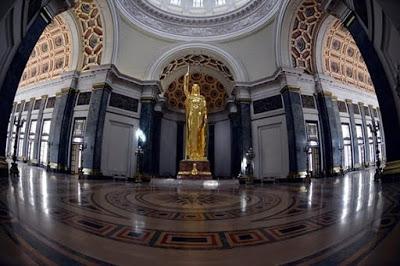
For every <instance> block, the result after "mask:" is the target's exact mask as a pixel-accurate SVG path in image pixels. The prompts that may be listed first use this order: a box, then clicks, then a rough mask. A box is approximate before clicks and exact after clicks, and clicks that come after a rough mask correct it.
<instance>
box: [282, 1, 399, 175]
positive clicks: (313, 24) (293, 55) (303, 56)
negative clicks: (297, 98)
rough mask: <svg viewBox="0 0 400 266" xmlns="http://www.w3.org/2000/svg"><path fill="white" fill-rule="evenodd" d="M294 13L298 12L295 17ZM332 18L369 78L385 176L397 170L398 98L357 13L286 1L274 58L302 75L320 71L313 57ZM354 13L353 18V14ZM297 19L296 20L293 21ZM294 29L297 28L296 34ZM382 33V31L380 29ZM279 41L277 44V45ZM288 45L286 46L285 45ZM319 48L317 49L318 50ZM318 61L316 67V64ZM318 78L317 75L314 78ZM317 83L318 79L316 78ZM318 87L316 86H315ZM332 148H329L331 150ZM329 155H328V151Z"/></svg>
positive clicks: (317, 3) (320, 3)
mask: <svg viewBox="0 0 400 266" xmlns="http://www.w3.org/2000/svg"><path fill="white" fill-rule="evenodd" d="M296 12H297V13H296ZM298 12H301V14H300V15H299V13H298ZM331 14H333V15H335V16H336V17H338V19H339V20H340V21H341V23H342V24H343V25H344V26H345V27H346V29H347V30H348V31H349V32H350V33H351V35H352V37H353V38H354V41H355V43H356V44H357V46H358V48H359V50H360V52H361V54H362V56H363V58H364V60H365V64H366V66H367V68H368V70H369V73H370V75H371V80H372V83H373V85H374V87H375V90H376V94H377V97H378V101H379V105H380V112H381V114H382V123H383V128H384V131H385V132H384V133H385V140H386V143H387V148H386V158H387V161H388V163H387V167H386V169H387V171H385V172H384V173H387V174H388V175H391V174H395V173H397V172H398V171H397V170H394V169H397V167H398V160H399V158H400V154H399V152H398V149H397V148H395V147H398V146H399V145H400V143H399V139H398V138H397V137H396V136H398V135H399V133H400V122H399V121H400V120H399V112H398V110H399V109H398V104H397V103H398V102H399V98H398V95H396V93H395V90H394V89H393V87H395V85H393V82H391V80H393V75H392V73H390V72H388V71H385V70H386V69H387V67H386V65H387V63H385V62H384V60H382V58H381V57H380V56H379V53H380V52H379V51H377V50H376V49H375V46H374V44H373V43H372V42H371V41H370V40H369V38H368V33H367V32H366V28H365V27H364V26H363V24H362V19H361V16H359V15H358V13H357V10H356V11H354V10H352V9H350V8H348V7H347V6H346V5H345V4H344V3H342V2H340V3H339V2H338V3H336V2H335V3H333V2H332V1H317V0H304V1H286V2H285V3H284V4H283V6H282V10H281V14H280V15H279V22H278V28H277V35H278V36H279V38H278V40H277V51H278V52H277V56H278V62H279V64H280V66H281V67H291V68H293V67H294V68H300V69H303V71H304V72H305V73H308V74H311V75H315V74H316V73H319V71H321V70H322V68H321V64H320V61H321V60H322V58H321V56H316V52H315V51H316V50H318V49H316V44H317V45H320V46H321V43H322V39H321V37H318V36H319V32H320V31H321V29H322V30H323V27H324V23H325V25H326V24H327V23H326V21H332V20H333V16H332V15H331ZM356 14H357V15H356ZM296 17H297V19H295V18H296ZM296 28H298V29H300V30H299V31H298V30H296ZM382 30H383V29H382ZM279 41H280V42H279ZM285 44H288V45H289V46H285ZM320 48H321V47H319V49H320ZM317 61H318V62H319V64H320V65H318V64H317V63H316V62H317ZM317 77H318V75H317ZM317 80H318V78H317ZM316 86H319V83H318V82H317V83H316ZM332 148H333V147H332ZM330 153H332V152H330Z"/></svg>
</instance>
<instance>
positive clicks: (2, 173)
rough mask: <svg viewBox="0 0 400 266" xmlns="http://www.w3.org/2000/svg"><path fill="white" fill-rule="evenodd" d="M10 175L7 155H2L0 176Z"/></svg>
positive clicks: (0, 158)
mask: <svg viewBox="0 0 400 266" xmlns="http://www.w3.org/2000/svg"><path fill="white" fill-rule="evenodd" d="M8 176H9V170H8V163H7V161H6V157H0V178H2V177H8Z"/></svg>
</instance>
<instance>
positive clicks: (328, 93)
mask: <svg viewBox="0 0 400 266" xmlns="http://www.w3.org/2000/svg"><path fill="white" fill-rule="evenodd" d="M318 93H319V94H321V95H322V96H325V97H332V98H333V97H334V96H333V93H332V92H330V91H321V92H318ZM336 99H337V97H336Z"/></svg>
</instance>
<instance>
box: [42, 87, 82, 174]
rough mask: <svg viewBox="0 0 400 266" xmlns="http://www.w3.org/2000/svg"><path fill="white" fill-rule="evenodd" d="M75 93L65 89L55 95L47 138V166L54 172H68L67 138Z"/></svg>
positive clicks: (68, 141) (73, 90) (69, 131)
mask: <svg viewBox="0 0 400 266" xmlns="http://www.w3.org/2000/svg"><path fill="white" fill-rule="evenodd" d="M77 92H78V91H77V90H75V89H72V88H65V89H62V90H61V92H59V93H57V95H56V96H57V98H56V102H55V105H54V109H53V116H52V118H51V129H50V136H49V162H50V163H49V166H50V170H53V171H56V172H68V165H69V162H68V150H69V144H70V139H69V136H70V133H71V129H72V117H73V113H74V105H75V99H76V95H77Z"/></svg>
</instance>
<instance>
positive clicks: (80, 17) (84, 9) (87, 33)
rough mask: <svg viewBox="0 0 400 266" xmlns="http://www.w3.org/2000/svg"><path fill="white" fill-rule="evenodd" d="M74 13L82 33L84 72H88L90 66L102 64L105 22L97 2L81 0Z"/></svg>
mask: <svg viewBox="0 0 400 266" xmlns="http://www.w3.org/2000/svg"><path fill="white" fill-rule="evenodd" d="M73 11H74V15H75V17H76V19H77V21H78V23H79V25H80V26H81V32H82V48H83V63H82V70H87V69H89V68H90V66H96V65H100V64H101V57H102V54H103V50H104V44H103V40H104V30H103V21H102V18H101V13H100V10H99V7H98V5H97V2H96V1H95V0H80V1H79V2H78V3H77V4H76V6H75V8H74V10H73Z"/></svg>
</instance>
